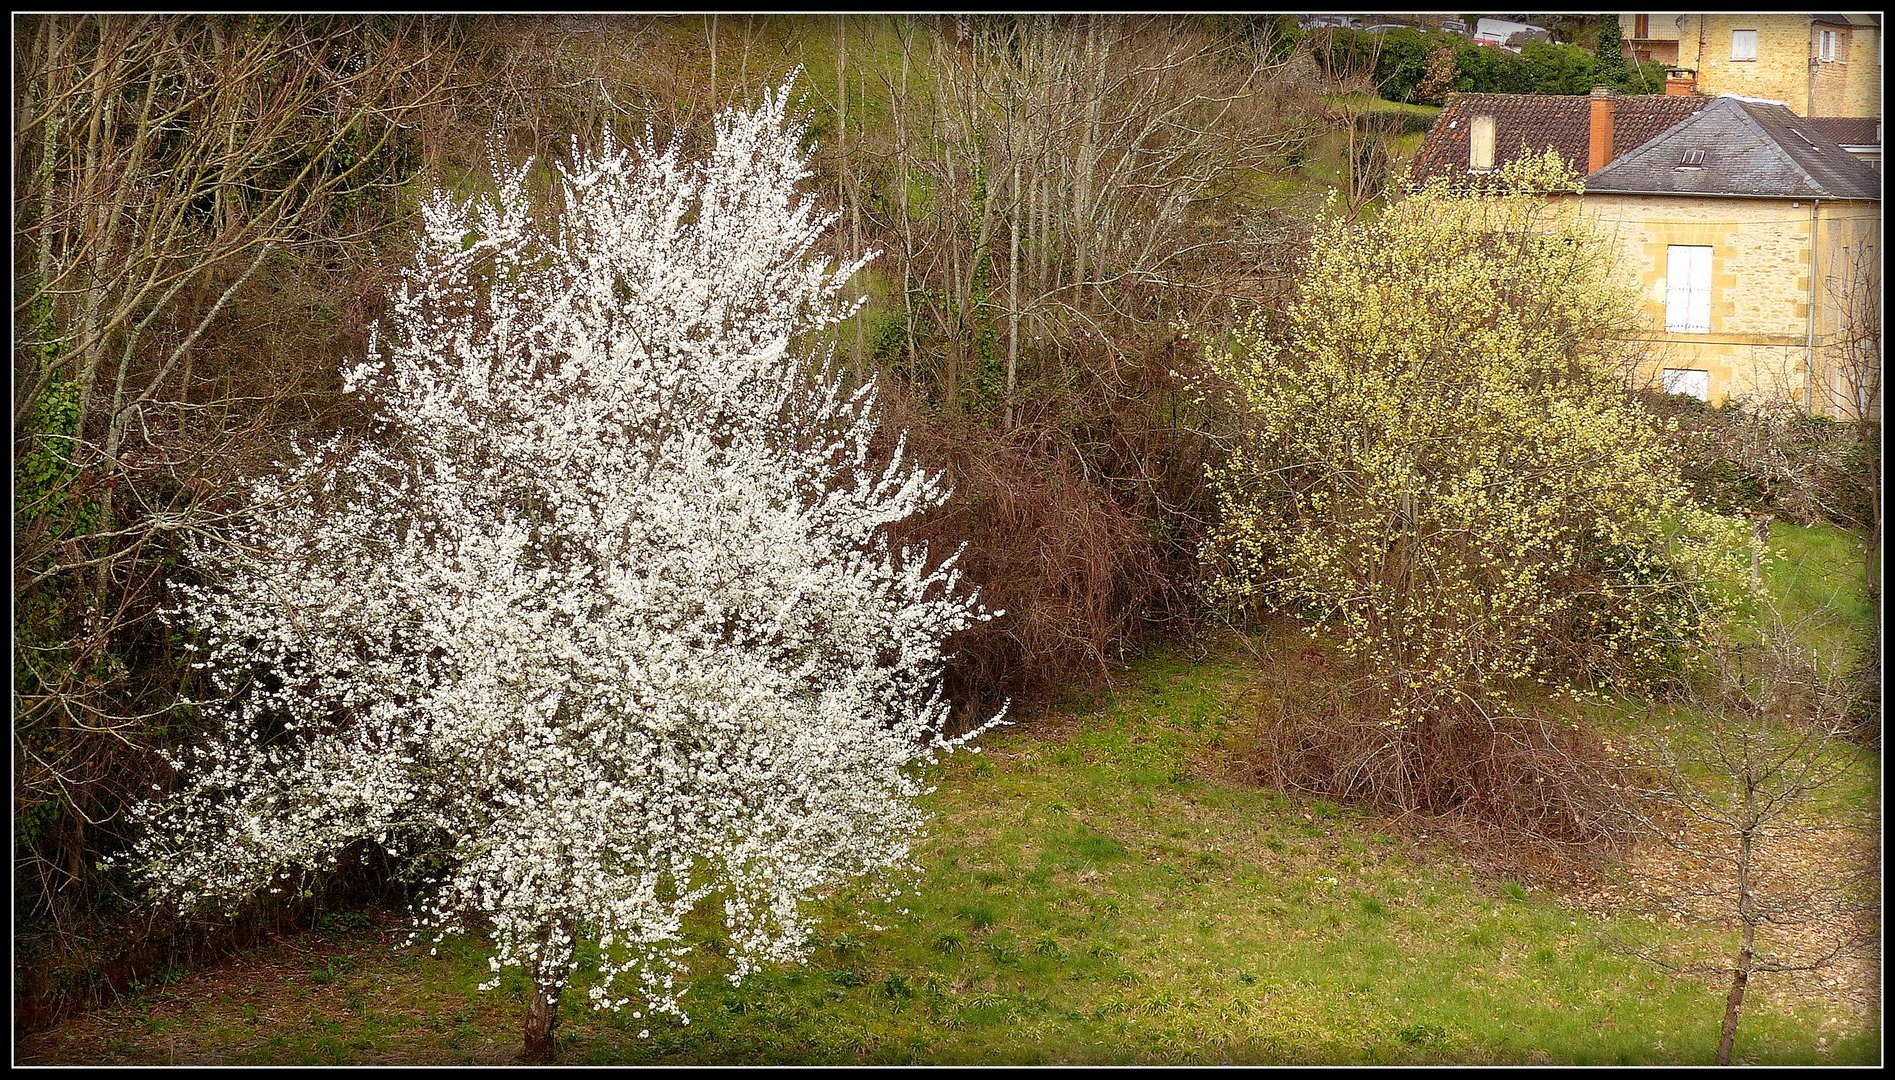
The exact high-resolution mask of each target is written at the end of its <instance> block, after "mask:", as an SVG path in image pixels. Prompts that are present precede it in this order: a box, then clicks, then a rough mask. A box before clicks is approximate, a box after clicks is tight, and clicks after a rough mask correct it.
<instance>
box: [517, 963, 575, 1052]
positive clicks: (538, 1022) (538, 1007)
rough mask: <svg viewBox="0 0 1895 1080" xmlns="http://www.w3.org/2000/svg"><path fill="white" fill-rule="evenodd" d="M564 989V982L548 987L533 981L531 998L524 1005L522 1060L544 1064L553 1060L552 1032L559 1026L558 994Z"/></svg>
mask: <svg viewBox="0 0 1895 1080" xmlns="http://www.w3.org/2000/svg"><path fill="white" fill-rule="evenodd" d="M564 989H565V984H564V983H559V984H556V985H554V986H552V987H550V988H549V987H547V986H545V985H543V984H541V983H540V982H538V981H537V980H535V981H534V984H533V990H532V1000H531V1001H530V1002H529V1003H528V1004H527V1007H526V1028H525V1036H526V1047H525V1050H524V1051H523V1052H522V1053H521V1055H520V1057H521V1060H522V1061H526V1062H530V1063H532V1064H536V1065H545V1064H549V1063H551V1062H552V1061H553V1060H554V1058H555V1056H556V1050H555V1045H554V1039H553V1032H554V1030H555V1029H556V1028H558V1027H559V995H560V991H562V990H564Z"/></svg>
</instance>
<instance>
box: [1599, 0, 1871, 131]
mask: <svg viewBox="0 0 1895 1080" xmlns="http://www.w3.org/2000/svg"><path fill="white" fill-rule="evenodd" d="M1619 34H1620V36H1621V37H1622V38H1623V39H1624V41H1625V47H1626V50H1627V51H1628V52H1629V53H1630V54H1631V55H1632V57H1633V58H1634V59H1637V60H1651V61H1656V62H1658V63H1661V64H1664V65H1666V66H1667V67H1670V68H1674V69H1677V70H1678V71H1679V72H1680V73H1683V74H1685V75H1687V76H1688V77H1687V78H1686V79H1684V80H1683V81H1682V82H1681V83H1680V84H1679V85H1680V86H1681V87H1682V88H1684V89H1686V90H1687V91H1690V90H1695V91H1696V92H1697V93H1700V94H1705V95H1707V96H1713V97H1715V96H1717V95H1720V94H1735V95H1741V96H1744V97H1753V98H1761V99H1764V100H1767V101H1779V102H1782V103H1783V104H1784V105H1785V106H1787V107H1788V108H1789V110H1790V111H1791V112H1793V113H1796V114H1797V115H1798V116H1881V115H1882V40H1881V39H1882V20H1881V16H1879V15H1871V14H1826V15H1794V14H1786V13H1774V14H1772V13H1761V12H1740V13H1735V14H1677V13H1649V14H1621V15H1620V16H1619Z"/></svg>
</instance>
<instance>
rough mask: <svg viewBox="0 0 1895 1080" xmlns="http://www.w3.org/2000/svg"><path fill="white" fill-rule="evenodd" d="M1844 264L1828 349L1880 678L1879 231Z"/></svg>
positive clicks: (1834, 281)
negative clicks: (1849, 438)
mask: <svg viewBox="0 0 1895 1080" xmlns="http://www.w3.org/2000/svg"><path fill="white" fill-rule="evenodd" d="M1841 255H1842V258H1841V259H1840V260H1838V262H1839V264H1840V265H1839V266H1838V267H1837V269H1836V271H1835V272H1834V273H1832V274H1831V275H1830V276H1829V278H1828V282H1827V291H1828V293H1829V295H1828V298H1827V299H1828V300H1829V303H1830V307H1831V310H1832V311H1833V312H1834V318H1835V322H1834V329H1833V331H1832V334H1831V336H1830V340H1829V343H1828V345H1829V347H1828V348H1827V349H1826V350H1825V351H1826V353H1827V354H1828V355H1827V360H1828V363H1829V367H1830V371H1831V373H1832V379H1831V381H1830V385H1829V399H1830V400H1829V402H1828V405H1829V407H1830V411H1831V412H1832V413H1834V415H1835V416H1837V417H1838V418H1839V419H1842V420H1844V421H1846V422H1848V423H1850V424H1852V425H1854V427H1853V431H1854V435H1855V438H1854V440H1853V442H1854V450H1855V453H1854V455H1853V456H1854V458H1855V462H1854V466H1855V468H1857V469H1858V470H1860V475H1859V477H1857V479H1858V480H1859V484H1858V485H1857V486H1859V487H1860V488H1861V489H1862V491H1863V494H1864V495H1865V496H1866V498H1867V502H1868V507H1867V510H1868V514H1867V517H1868V520H1867V522H1866V524H1867V526H1868V531H1869V535H1868V542H1867V544H1866V546H1865V550H1864V557H1863V558H1864V561H1863V585H1864V587H1865V588H1866V590H1867V592H1868V597H1869V603H1870V606H1871V608H1872V609H1873V611H1874V620H1873V624H1872V625H1873V633H1874V639H1873V641H1872V642H1871V649H1870V652H1869V655H1870V656H1871V657H1874V658H1876V668H1875V670H1874V671H1873V672H1872V675H1873V676H1874V677H1875V681H1876V682H1878V683H1879V681H1880V680H1879V675H1880V663H1879V658H1880V657H1881V655H1882V576H1881V573H1880V572H1879V571H1880V566H1879V562H1880V555H1881V548H1882V302H1883V298H1882V260H1881V248H1880V245H1879V244H1877V243H1876V241H1875V234H1874V233H1870V232H1864V233H1859V234H1858V235H1857V237H1856V238H1855V242H1854V243H1853V244H1851V245H1849V246H1847V247H1844V248H1843V249H1842V252H1841Z"/></svg>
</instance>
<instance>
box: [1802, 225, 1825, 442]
mask: <svg viewBox="0 0 1895 1080" xmlns="http://www.w3.org/2000/svg"><path fill="white" fill-rule="evenodd" d="M1822 206H1823V200H1822V199H1821V198H1820V197H1819V198H1817V199H1815V200H1814V201H1812V202H1811V203H1810V204H1809V330H1808V332H1807V334H1806V336H1805V338H1804V346H1803V350H1804V355H1803V411H1804V412H1806V413H1810V414H1812V415H1813V414H1814V413H1815V412H1816V253H1817V249H1818V247H1819V245H1818V244H1817V242H1816V238H1817V228H1818V224H1819V223H1818V221H1817V217H1816V214H1817V211H1819V210H1821V209H1822Z"/></svg>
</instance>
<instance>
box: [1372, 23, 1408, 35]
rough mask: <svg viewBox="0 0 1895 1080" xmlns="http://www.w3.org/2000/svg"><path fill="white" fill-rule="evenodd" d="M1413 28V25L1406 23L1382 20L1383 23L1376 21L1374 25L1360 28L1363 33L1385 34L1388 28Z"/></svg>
mask: <svg viewBox="0 0 1895 1080" xmlns="http://www.w3.org/2000/svg"><path fill="white" fill-rule="evenodd" d="M1413 29H1414V27H1412V26H1410V25H1408V24H1407V23H1398V22H1384V23H1376V24H1375V25H1374V26H1365V27H1363V28H1362V32H1363V33H1365V34H1385V33H1387V32H1388V31H1390V30H1413Z"/></svg>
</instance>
